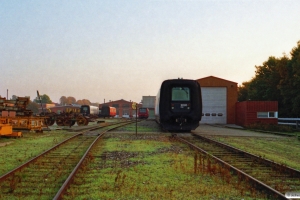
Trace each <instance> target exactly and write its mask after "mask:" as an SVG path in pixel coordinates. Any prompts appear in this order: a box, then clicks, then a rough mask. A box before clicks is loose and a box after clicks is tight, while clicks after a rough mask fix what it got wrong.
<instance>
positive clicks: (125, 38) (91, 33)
mask: <svg viewBox="0 0 300 200" xmlns="http://www.w3.org/2000/svg"><path fill="white" fill-rule="evenodd" d="M299 13H300V1H299V0H282V1H281V0H276V1H275V0H260V1H259V0H134V1H133V0H126V1H125V0H119V1H117V0H106V1H104V0H102V1H101V0H81V1H79V0H0V69H1V71H0V74H1V76H0V95H1V96H2V97H6V91H7V89H8V92H9V94H8V97H9V98H11V96H12V95H17V96H30V97H31V99H34V98H35V97H36V91H37V90H39V93H40V94H47V95H48V96H49V97H50V98H51V100H52V101H54V102H59V98H60V97H61V96H67V97H68V96H73V97H75V98H76V100H79V99H89V100H90V101H91V102H93V103H95V102H99V103H103V101H104V99H105V101H109V100H119V99H125V100H128V101H129V100H131V101H136V102H140V101H141V99H142V96H148V95H151V96H155V95H156V94H157V91H158V89H159V87H160V84H161V82H162V81H163V80H165V79H173V78H178V77H183V78H186V79H199V78H203V77H206V76H216V77H219V78H223V79H227V80H230V81H234V82H237V83H238V84H239V85H240V84H241V83H242V82H244V81H249V80H250V79H251V78H252V77H253V76H254V73H255V65H256V66H258V65H262V63H263V62H264V61H266V60H268V57H269V56H275V57H282V56H283V53H286V54H287V55H289V53H290V51H291V50H292V48H293V47H295V46H296V45H297V41H299V40H300V14H299Z"/></svg>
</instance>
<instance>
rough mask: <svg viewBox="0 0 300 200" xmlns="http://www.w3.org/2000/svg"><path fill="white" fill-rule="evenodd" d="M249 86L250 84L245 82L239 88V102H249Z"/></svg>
mask: <svg viewBox="0 0 300 200" xmlns="http://www.w3.org/2000/svg"><path fill="white" fill-rule="evenodd" d="M249 84H250V82H243V83H242V85H241V86H239V87H238V101H247V100H249V97H248V90H249Z"/></svg>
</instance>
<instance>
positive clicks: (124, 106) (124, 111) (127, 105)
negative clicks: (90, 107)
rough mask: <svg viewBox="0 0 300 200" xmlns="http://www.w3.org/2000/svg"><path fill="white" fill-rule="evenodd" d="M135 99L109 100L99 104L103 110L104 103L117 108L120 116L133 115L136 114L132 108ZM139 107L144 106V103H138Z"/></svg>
mask: <svg viewBox="0 0 300 200" xmlns="http://www.w3.org/2000/svg"><path fill="white" fill-rule="evenodd" d="M132 103H133V101H126V100H124V99H121V100H117V101H109V102H106V103H102V104H99V109H100V110H101V108H102V106H103V105H108V106H111V107H115V108H116V113H117V115H118V116H119V117H123V116H124V117H127V116H129V117H132V116H133V115H135V110H134V109H132ZM137 106H138V108H140V107H142V104H137Z"/></svg>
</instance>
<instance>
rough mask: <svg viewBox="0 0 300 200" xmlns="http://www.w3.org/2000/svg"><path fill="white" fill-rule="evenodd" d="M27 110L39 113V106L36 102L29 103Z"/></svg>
mask: <svg viewBox="0 0 300 200" xmlns="http://www.w3.org/2000/svg"><path fill="white" fill-rule="evenodd" d="M26 109H27V110H31V111H32V112H33V113H35V114H37V113H39V105H38V104H37V103H36V102H32V101H29V103H28V105H27V108H26Z"/></svg>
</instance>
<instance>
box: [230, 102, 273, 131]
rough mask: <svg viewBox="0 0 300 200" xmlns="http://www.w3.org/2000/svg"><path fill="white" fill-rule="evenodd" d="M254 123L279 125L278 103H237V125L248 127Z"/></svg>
mask: <svg viewBox="0 0 300 200" xmlns="http://www.w3.org/2000/svg"><path fill="white" fill-rule="evenodd" d="M254 123H262V124H277V123H278V102H277V101H243V102H237V103H236V124H237V125H240V126H247V125H250V124H254Z"/></svg>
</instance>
